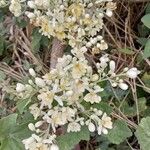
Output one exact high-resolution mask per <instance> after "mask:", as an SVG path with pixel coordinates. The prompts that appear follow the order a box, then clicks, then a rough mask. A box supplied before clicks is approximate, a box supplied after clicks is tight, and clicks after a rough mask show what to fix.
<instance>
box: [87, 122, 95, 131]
mask: <svg viewBox="0 0 150 150" xmlns="http://www.w3.org/2000/svg"><path fill="white" fill-rule="evenodd" d="M88 129H89V131H90V132H94V131H95V125H94V124H93V123H92V122H90V123H89V125H88Z"/></svg>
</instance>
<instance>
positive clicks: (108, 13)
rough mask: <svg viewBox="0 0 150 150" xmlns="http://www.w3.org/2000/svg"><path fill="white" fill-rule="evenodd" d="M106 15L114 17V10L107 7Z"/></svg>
mask: <svg viewBox="0 0 150 150" xmlns="http://www.w3.org/2000/svg"><path fill="white" fill-rule="evenodd" d="M106 15H107V16H108V17H112V15H113V12H112V11H111V10H110V9H107V10H106Z"/></svg>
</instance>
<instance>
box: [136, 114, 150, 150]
mask: <svg viewBox="0 0 150 150" xmlns="http://www.w3.org/2000/svg"><path fill="white" fill-rule="evenodd" d="M135 135H136V137H137V139H138V142H139V144H140V146H141V149H142V150H149V149H150V117H146V118H143V119H142V120H141V122H140V124H139V126H138V128H137V130H136V133H135Z"/></svg>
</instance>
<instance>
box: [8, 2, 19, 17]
mask: <svg viewBox="0 0 150 150" xmlns="http://www.w3.org/2000/svg"><path fill="white" fill-rule="evenodd" d="M9 10H10V11H11V12H12V13H13V14H14V15H15V16H16V17H19V16H20V15H21V2H20V0H11V1H10V6H9Z"/></svg>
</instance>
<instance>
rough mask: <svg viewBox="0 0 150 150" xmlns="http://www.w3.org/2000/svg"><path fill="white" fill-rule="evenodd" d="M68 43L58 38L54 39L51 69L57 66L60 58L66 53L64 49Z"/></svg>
mask: <svg viewBox="0 0 150 150" xmlns="http://www.w3.org/2000/svg"><path fill="white" fill-rule="evenodd" d="M65 47H66V45H65V44H64V43H63V42H61V41H60V40H58V39H57V38H54V39H53V42H52V50H51V60H50V69H52V68H55V67H56V64H57V60H58V58H60V57H62V56H63V54H64V49H65Z"/></svg>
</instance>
